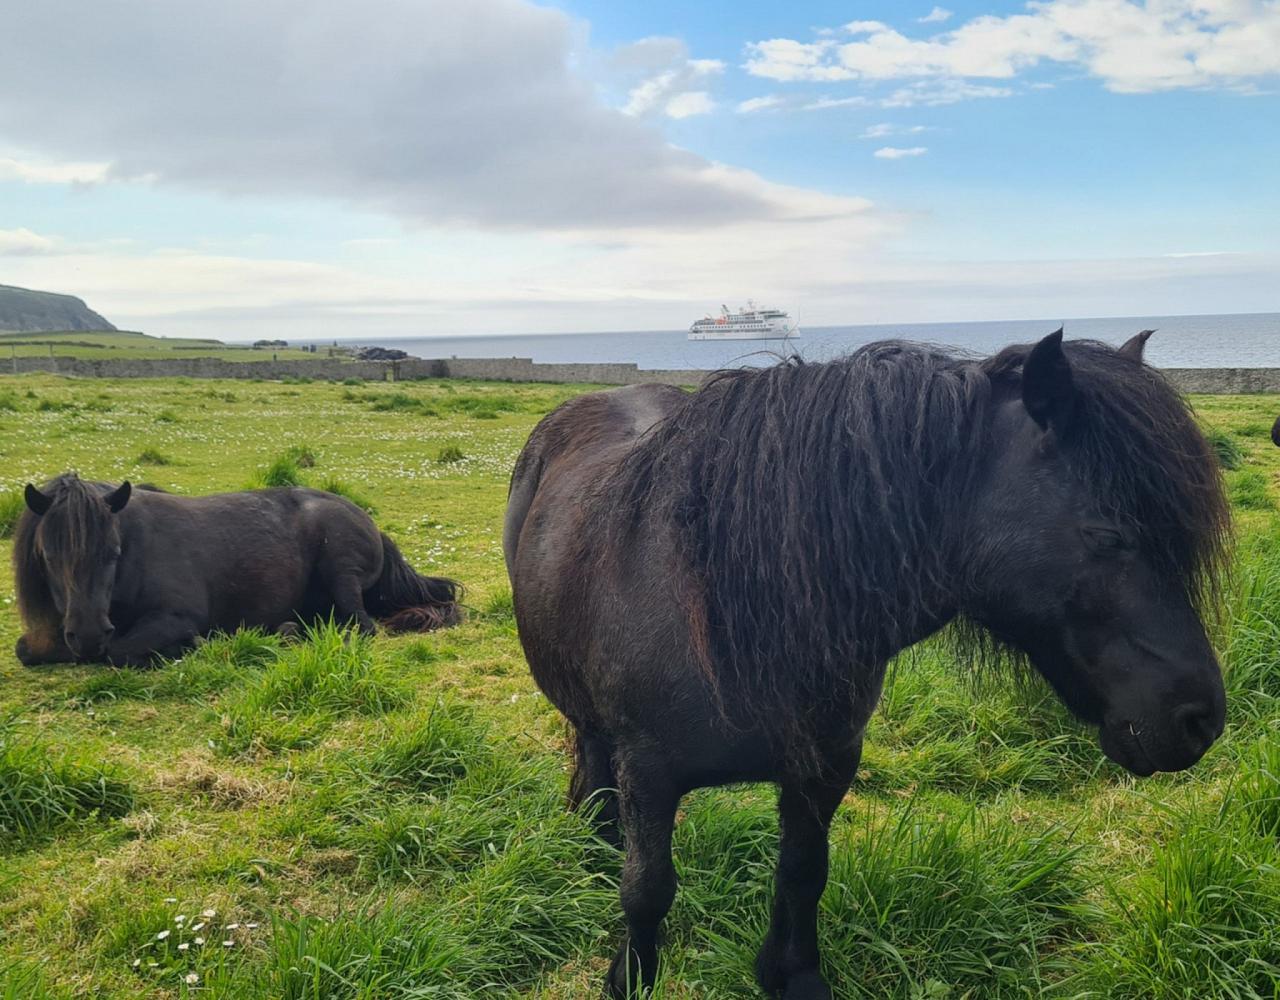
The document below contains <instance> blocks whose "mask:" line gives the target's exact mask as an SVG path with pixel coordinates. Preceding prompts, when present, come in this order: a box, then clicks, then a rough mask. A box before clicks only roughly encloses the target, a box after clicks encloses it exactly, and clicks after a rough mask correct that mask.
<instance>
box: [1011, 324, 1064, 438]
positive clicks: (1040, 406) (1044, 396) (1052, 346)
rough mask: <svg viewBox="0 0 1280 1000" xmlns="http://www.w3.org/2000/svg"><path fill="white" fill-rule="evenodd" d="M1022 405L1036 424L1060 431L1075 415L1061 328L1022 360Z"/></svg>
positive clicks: (1032, 349)
mask: <svg viewBox="0 0 1280 1000" xmlns="http://www.w3.org/2000/svg"><path fill="white" fill-rule="evenodd" d="M1022 404H1023V405H1024V406H1025V407H1026V408H1027V412H1028V413H1030V414H1031V419H1032V420H1034V421H1035V422H1036V423H1037V424H1039V425H1040V426H1041V427H1044V428H1048V427H1050V426H1052V427H1053V429H1054V430H1057V431H1060V430H1062V429H1063V428H1065V427H1066V426H1067V425H1068V424H1069V423H1070V422H1071V418H1072V417H1073V416H1074V415H1075V411H1076V389H1075V384H1074V382H1073V381H1072V379H1071V363H1070V362H1069V361H1067V356H1066V354H1064V353H1063V350H1062V328H1061V327H1059V328H1058V329H1057V330H1054V331H1053V333H1051V334H1049V336H1047V337H1045V338H1044V340H1042V341H1040V343H1038V344H1036V346H1035V347H1033V348H1031V353H1030V354H1028V355H1027V360H1026V361H1024V362H1023V364H1022Z"/></svg>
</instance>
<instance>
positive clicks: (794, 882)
mask: <svg viewBox="0 0 1280 1000" xmlns="http://www.w3.org/2000/svg"><path fill="white" fill-rule="evenodd" d="M860 757H861V743H859V744H858V745H857V746H856V747H855V748H854V750H853V753H852V756H851V758H849V759H845V760H842V761H839V762H838V763H836V762H832V763H830V764H829V765H828V767H829V770H827V771H826V773H824V774H823V776H822V778H821V779H814V778H809V779H805V780H798V779H792V780H786V781H783V782H782V793H781V795H780V796H779V797H778V817H779V821H780V823H781V827H782V836H781V843H780V849H779V852H778V871H777V887H776V890H775V893H776V894H775V896H774V900H773V919H772V920H771V921H770V923H769V933H768V935H767V936H766V937H765V940H764V944H763V945H762V946H761V948H760V953H759V954H758V955H757V956H756V980H757V981H758V982H759V983H760V987H761V989H763V990H764V991H765V992H766V993H767V994H769V996H772V997H782V998H783V1000H831V990H830V988H829V987H828V986H827V983H826V980H824V979H823V978H822V973H821V972H820V971H819V970H818V961H819V956H818V901H819V900H820V899H821V898H822V891H823V889H825V888H826V885H827V855H828V842H827V833H828V830H829V829H830V827H831V817H832V816H833V815H834V814H835V811H836V807H837V806H839V805H840V800H841V799H843V798H844V795H845V792H847V791H848V790H849V783H850V782H851V781H852V780H853V775H854V773H855V772H856V771H857V769H858V760H859V758H860Z"/></svg>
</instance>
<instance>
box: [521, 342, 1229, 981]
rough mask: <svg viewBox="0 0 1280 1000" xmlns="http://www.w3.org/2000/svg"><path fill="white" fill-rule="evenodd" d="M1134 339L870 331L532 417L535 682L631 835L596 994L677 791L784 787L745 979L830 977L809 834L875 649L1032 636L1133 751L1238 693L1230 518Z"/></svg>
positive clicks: (1173, 761)
mask: <svg viewBox="0 0 1280 1000" xmlns="http://www.w3.org/2000/svg"><path fill="white" fill-rule="evenodd" d="M1146 336H1147V334H1146V332H1145V331H1144V333H1143V334H1140V335H1138V336H1137V337H1135V338H1134V339H1133V340H1132V341H1130V342H1129V343H1128V344H1126V345H1125V347H1123V348H1121V349H1120V350H1119V351H1117V350H1115V349H1113V348H1111V347H1108V346H1106V345H1104V344H1099V343H1093V342H1084V341H1080V342H1072V343H1068V344H1063V342H1062V333H1061V331H1058V332H1057V333H1055V334H1052V335H1050V336H1048V337H1046V338H1045V339H1044V340H1042V341H1040V342H1039V343H1038V344H1036V345H1034V346H1019V347H1010V348H1007V349H1005V350H1004V351H1002V352H1000V353H999V354H997V355H995V356H994V357H991V358H988V359H986V360H983V361H970V360H963V359H957V358H955V357H951V356H948V355H946V354H943V353H940V352H937V351H934V350H930V349H927V348H923V347H918V346H913V345H908V344H901V343H881V344H872V345H870V346H868V347H865V348H862V349H861V350H859V351H857V352H856V353H854V354H852V355H850V356H849V357H847V358H845V359H843V360H839V361H833V362H829V363H825V364H806V363H802V362H798V361H793V362H787V363H783V364H779V365H777V366H774V367H772V368H765V369H745V370H738V371H729V372H723V373H720V374H717V375H715V376H713V377H712V378H711V379H710V380H709V381H708V382H707V383H706V384H705V385H704V386H703V387H702V388H701V389H700V390H699V391H698V392H696V393H692V394H689V393H685V392H681V391H679V390H676V389H673V388H670V387H665V386H634V387H628V388H623V389H617V390H613V391H609V392H601V393H595V394H591V395H587V396H582V397H579V398H577V399H575V400H572V401H570V402H568V403H566V404H565V405H563V406H561V407H560V408H559V409H558V410H556V411H555V412H553V413H552V414H550V415H549V416H548V417H546V418H545V419H544V420H543V421H542V422H541V423H540V424H539V425H538V427H537V428H536V429H535V430H534V432H533V434H532V436H531V437H530V439H529V442H528V444H527V445H526V446H525V449H524V451H523V453H522V454H521V456H520V459H519V462H518V464H517V466H516V470H515V474H514V476H513V479H512V483H511V494H510V502H509V508H508V512H507V521H506V529H505V534H504V539H503V543H504V550H505V553H506V559H507V568H508V571H509V573H510V576H511V581H512V586H513V590H514V596H515V611H516V620H517V623H518V626H519V630H520V639H521V642H522V643H523V646H524V650H525V654H526V656H527V658H528V660H529V664H530V666H531V667H532V670H533V675H534V678H535V679H536V680H537V683H538V685H539V686H540V687H541V688H542V690H543V691H544V692H546V694H547V697H548V698H549V699H550V700H551V701H552V702H553V703H554V704H555V705H556V706H557V707H558V708H559V709H560V710H561V711H562V712H563V713H564V714H565V715H566V716H567V717H568V719H569V721H570V722H571V723H572V725H573V726H574V729H575V731H576V738H577V766H576V771H575V774H574V776H573V779H572V781H571V787H570V799H571V802H573V803H575V804H577V803H582V802H584V801H586V800H587V799H588V798H591V797H594V798H596V799H597V800H599V801H600V803H601V808H600V811H599V813H598V814H597V815H598V817H599V819H600V821H601V822H602V825H603V826H604V829H605V830H606V832H608V831H610V828H611V827H612V826H613V825H614V824H617V823H618V822H619V821H620V823H621V827H622V831H623V832H624V833H625V835H626V844H627V858H626V863H625V866H624V868H623V873H622V884H621V896H622V907H623V911H624V913H625V915H626V921H627V934H626V940H625V941H624V942H623V944H622V946H621V947H620V948H619V949H618V952H617V954H616V955H615V957H614V960H613V964H612V966H611V967H610V970H609V972H608V976H607V981H606V992H607V993H608V994H609V995H611V996H613V997H626V996H628V995H631V993H632V991H635V992H639V991H641V990H642V989H644V988H647V987H649V986H651V985H652V983H653V980H654V976H655V972H656V968H657V943H658V928H659V924H660V922H661V920H662V918H663V917H664V915H665V914H666V912H667V910H668V909H669V908H670V905H671V902H672V899H673V897H674V895H675V891H676V873H675V869H674V867H673V865H672V861H671V833H672V824H673V820H674V817H675V814H676V809H677V805H678V803H679V801H680V798H681V796H682V795H683V794H684V793H686V792H688V791H689V790H691V789H693V788H697V787H701V786H707V785H717V784H723V783H727V782H736V781H771V782H777V783H778V784H779V785H780V787H781V792H780V796H779V813H780V818H781V849H780V857H779V860H778V869H777V894H776V899H775V902H774V906H773V915H772V920H771V923H770V927H769V931H768V934H767V936H766V938H765V940H764V942H763V944H762V946H761V949H760V952H759V954H758V957H757V961H756V975H757V978H758V980H759V982H760V985H761V986H762V987H763V989H764V990H765V991H766V992H767V993H769V994H770V995H774V996H782V997H785V998H787V1000H828V998H829V997H830V996H831V993H830V990H829V988H828V986H827V984H826V982H825V981H824V979H823V977H822V975H821V972H820V971H819V955H818V944H817V906H818V899H819V897H820V896H821V895H822V891H823V887H824V885H825V883H826V878H827V830H828V826H829V824H830V821H831V817H832V814H833V813H834V812H835V809H836V807H837V805H838V804H839V802H840V800H841V798H842V797H843V796H844V794H845V792H846V790H847V789H848V787H849V784H850V781H851V779H852V777H853V775H854V773H855V771H856V769H857V766H858V760H859V755H860V752H861V746H862V736H863V730H864V728H865V726H866V724H867V722H868V720H869V718H870V716H871V713H872V710H873V708H874V707H875V704H876V701H877V699H878V698H879V695H880V689H881V684H882V682H883V678H884V673H885V666H886V662H887V661H888V660H889V659H890V658H891V657H892V656H893V655H894V654H895V653H897V652H898V651H900V650H902V649H903V648H905V647H907V646H909V645H911V644H913V643H915V642H918V641H920V640H921V639H923V638H925V637H926V636H929V635H930V634H932V633H934V632H936V631H938V630H939V629H941V628H942V627H943V626H945V625H947V624H948V623H950V622H954V621H959V623H960V624H961V626H962V627H961V628H959V629H958V630H957V634H958V635H959V636H960V641H961V642H962V643H963V642H964V640H965V639H966V638H967V639H969V640H970V641H973V642H976V643H979V644H985V645H989V644H990V643H991V642H992V641H993V640H994V641H995V642H997V643H1000V644H1002V645H1005V646H1008V647H1012V649H1013V650H1014V651H1016V652H1018V653H1020V654H1023V655H1025V656H1026V657H1027V658H1028V659H1029V660H1030V662H1031V663H1032V664H1033V665H1034V667H1035V668H1036V669H1037V670H1038V671H1039V672H1040V673H1041V674H1042V675H1043V676H1044V677H1045V678H1046V679H1047V680H1048V682H1049V683H1050V684H1051V685H1052V686H1053V688H1054V690H1055V691H1056V692H1057V694H1058V695H1059V696H1060V697H1061V699H1062V700H1063V702H1064V703H1065V704H1066V705H1067V706H1068V707H1069V708H1070V709H1071V711H1072V712H1074V713H1075V714H1076V715H1077V716H1079V717H1080V718H1081V719H1083V720H1084V721H1085V722H1087V723H1089V724H1090V725H1093V726H1096V727H1097V728H1098V730H1099V735H1100V742H1101V746H1102V750H1103V752H1104V753H1105V754H1106V755H1107V756H1109V757H1110V758H1112V759H1113V760H1115V761H1117V762H1118V763H1120V764H1122V765H1123V766H1124V767H1126V768H1128V769H1129V770H1130V771H1132V772H1133V773H1135V774H1139V775H1148V774H1151V773H1152V772H1154V771H1157V770H1164V771H1176V770H1179V769H1182V768H1186V767H1189V766H1191V765H1192V764H1194V763H1195V762H1196V761H1197V760H1198V759H1199V758H1200V756H1201V755H1202V754H1203V753H1204V752H1205V751H1206V750H1207V749H1208V747H1209V745H1210V744H1211V743H1213V741H1214V740H1215V739H1216V738H1217V736H1218V735H1219V734H1220V733H1221V731H1222V727H1223V719H1224V713H1225V696H1224V691H1223V684H1222V677H1221V674H1220V672H1219V669H1218V664H1217V661H1216V659H1215V657H1214V654H1213V650H1212V648H1211V647H1210V644H1209V641H1208V639H1207V637H1206V634H1205V628H1204V625H1203V623H1202V619H1201V614H1200V608H1201V607H1202V606H1203V605H1204V604H1205V603H1206V602H1211V601H1212V600H1213V599H1214V598H1215V596H1216V590H1217V579H1218V573H1219V570H1220V568H1221V564H1222V560H1223V557H1224V550H1225V542H1226V540H1227V537H1228V534H1229V529H1230V522H1229V510H1228V506H1227V503H1226V500H1225V497H1224V494H1223V490H1222V484H1221V480H1220V476H1219V473H1218V470H1217V464H1216V463H1215V461H1214V459H1213V456H1212V454H1211V453H1210V451H1209V448H1208V446H1207V444H1206V442H1205V440H1204V438H1203V436H1202V435H1201V433H1200V431H1199V430H1198V429H1197V427H1196V424H1195V422H1194V421H1193V419H1192V416H1191V413H1190V411H1189V409H1188V407H1187V405H1186V404H1185V403H1184V401H1183V400H1182V399H1181V397H1180V396H1179V395H1178V393H1177V392H1175V391H1174V390H1173V388H1171V387H1170V386H1169V385H1168V383H1166V382H1165V381H1164V379H1163V378H1162V377H1161V376H1160V374H1159V373H1158V372H1156V371H1155V370H1153V369H1151V368H1149V367H1147V366H1146V365H1145V364H1143V362H1142V346H1143V343H1144V342H1145V340H1146ZM614 789H616V794H615V792H614V791H613V790H614ZM614 835H615V836H616V828H615V832H614Z"/></svg>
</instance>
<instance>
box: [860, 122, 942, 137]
mask: <svg viewBox="0 0 1280 1000" xmlns="http://www.w3.org/2000/svg"><path fill="white" fill-rule="evenodd" d="M928 131H929V126H927V125H894V124H893V123H892V122H880V123H879V124H877V125H868V126H867V127H866V128H865V129H863V131H862V135H860V136H859V137H858V138H860V139H886V138H888V137H889V136H891V135H919V134H920V133H921V132H928Z"/></svg>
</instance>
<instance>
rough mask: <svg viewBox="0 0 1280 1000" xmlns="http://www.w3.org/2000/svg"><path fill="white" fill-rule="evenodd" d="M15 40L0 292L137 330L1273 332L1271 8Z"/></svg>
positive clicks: (1279, 70) (691, 7) (755, 3)
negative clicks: (18, 291)
mask: <svg viewBox="0 0 1280 1000" xmlns="http://www.w3.org/2000/svg"><path fill="white" fill-rule="evenodd" d="M0 15H2V19H0V23H4V24H5V29H6V30H5V33H4V35H3V37H0V283H3V284H12V285H20V286H23V287H29V288H40V289H46V290H51V291H62V292H69V293H72V294H75V295H79V296H81V297H83V298H85V299H86V301H87V302H88V303H89V305H90V306H91V307H92V308H94V309H96V310H98V311H99V312H102V313H103V314H104V315H106V316H107V317H108V318H109V319H111V320H112V321H113V322H115V323H116V324H117V325H118V326H120V327H122V328H128V329H140V330H144V331H146V332H148V333H154V334H163V335H169V336H213V337H218V338H220V339H225V340H244V339H255V338H257V337H263V336H272V337H286V338H289V337H293V338H313V337H314V338H317V339H325V338H331V337H362V338H366V339H368V338H376V337H379V336H384V337H391V336H420V335H421V336H430V335H459V334H483V333H523V332H530V333H532V332H553V331H554V332H559V331H586V330H649V329H679V328H683V327H686V326H687V325H688V324H689V323H690V322H691V321H692V320H693V319H695V318H697V317H699V316H701V315H703V314H705V313H706V312H708V311H710V310H713V309H715V308H717V307H718V306H719V304H720V303H722V302H726V303H729V304H730V305H734V304H740V303H742V302H744V301H745V300H746V299H747V298H749V297H750V298H754V299H755V300H757V301H758V302H761V303H764V304H768V305H775V306H780V307H783V308H787V309H790V310H792V311H793V312H794V313H798V314H799V316H800V319H801V322H802V324H805V325H839V324H858V323H894V322H903V323H906V322H933V321H937V322H946V321H969V320H986V319H1032V318H1046V317H1047V318H1069V317H1075V316H1125V315H1135V316H1136V315H1143V316H1147V315H1172V314H1185V313H1219V312H1263V311H1276V310H1280V225H1277V222H1278V221H1280V185H1278V181H1280V169H1278V168H1277V163H1280V96H1278V95H1280V0H1039V2H1031V3H1025V2H1012V3H991V2H988V3H966V2H960V0H948V3H947V5H946V6H945V7H943V6H937V5H934V4H932V3H914V2H911V0H893V2H887V0H886V2H843V3H836V2H827V0H821V2H809V3H805V2H791V3H786V4H782V3H776V2H764V0H744V2H735V3H691V2H688V0H646V2H644V3H637V2H623V0H562V2H559V3H541V4H535V3H530V2H526V0H361V2H359V3H356V2H354V0H271V2H267V3H264V2H262V0H219V2H218V3H216V4H209V3H192V2H187V0H174V2H166V3H156V2H154V0H96V2H94V3H92V4H86V3H84V2H83V0H41V2H40V3H29V2H26V0H0Z"/></svg>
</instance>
